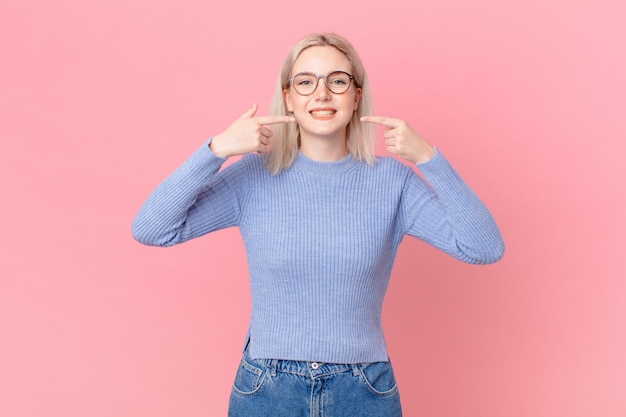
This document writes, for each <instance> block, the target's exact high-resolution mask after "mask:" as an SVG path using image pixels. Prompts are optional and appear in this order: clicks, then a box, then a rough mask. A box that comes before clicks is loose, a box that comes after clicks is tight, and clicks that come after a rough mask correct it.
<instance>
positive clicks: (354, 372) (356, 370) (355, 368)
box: [351, 363, 359, 376]
mask: <svg viewBox="0 0 626 417" xmlns="http://www.w3.org/2000/svg"><path fill="white" fill-rule="evenodd" d="M351 365H352V375H354V376H359V365H358V364H356V363H353V364H351Z"/></svg>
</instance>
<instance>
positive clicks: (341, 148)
mask: <svg viewBox="0 0 626 417" xmlns="http://www.w3.org/2000/svg"><path fill="white" fill-rule="evenodd" d="M300 152H302V153H303V154H304V155H305V156H306V157H307V158H309V159H312V160H314V161H318V162H335V161H340V160H342V159H343V158H345V157H346V156H348V145H347V143H346V139H345V137H337V138H335V139H331V138H318V137H306V138H302V137H301V138H300Z"/></svg>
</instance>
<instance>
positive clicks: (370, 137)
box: [265, 33, 376, 175]
mask: <svg viewBox="0 0 626 417" xmlns="http://www.w3.org/2000/svg"><path fill="white" fill-rule="evenodd" d="M312 46H332V47H334V48H336V49H337V50H339V51H340V52H341V53H343V54H344V55H345V56H346V58H347V59H348V61H349V62H350V65H351V66H352V75H354V81H355V84H356V86H357V87H360V88H361V101H360V103H359V107H358V109H357V110H356V111H355V112H354V113H353V114H352V119H350V122H349V123H348V126H347V128H346V144H347V146H348V151H349V152H350V154H351V155H352V157H353V158H354V159H356V160H358V161H363V162H367V163H368V164H370V165H373V164H374V162H375V160H376V158H375V156H374V135H375V129H374V127H373V126H372V125H371V124H370V123H362V122H361V120H360V119H361V117H362V116H365V115H371V114H372V100H371V96H370V89H369V83H368V81H367V75H366V74H365V68H364V67H363V63H362V62H361V59H360V58H359V56H358V55H357V53H356V50H355V49H354V47H353V46H352V45H351V44H350V42H348V41H347V40H346V39H344V38H342V37H341V36H339V35H336V34H334V33H323V34H321V33H320V34H311V35H309V36H306V37H305V38H303V39H301V40H300V41H299V42H298V43H296V44H295V45H294V47H293V48H292V49H291V51H290V52H289V54H288V55H287V58H285V62H284V63H283V67H282V70H281V71H280V75H279V76H278V80H277V81H276V88H275V90H274V96H273V97H272V101H271V103H270V109H269V110H270V114H274V115H281V116H286V115H290V113H289V111H288V110H287V107H286V105H285V100H284V96H283V90H286V89H287V88H289V77H290V75H291V70H292V68H293V65H294V63H295V62H296V60H297V59H298V57H299V56H300V54H301V53H302V51H304V50H305V49H307V48H310V47H312ZM272 131H273V132H274V134H273V135H272V146H271V149H270V151H269V152H268V153H267V154H266V159H265V165H266V168H267V170H268V171H269V172H270V173H271V174H273V175H277V174H279V173H280V172H281V171H282V170H283V169H286V168H289V167H290V166H291V165H292V164H293V163H294V161H295V160H296V157H297V156H298V148H299V147H300V131H299V129H298V126H297V125H296V124H295V123H279V124H276V125H273V126H272Z"/></svg>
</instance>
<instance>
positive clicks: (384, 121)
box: [361, 116, 402, 127]
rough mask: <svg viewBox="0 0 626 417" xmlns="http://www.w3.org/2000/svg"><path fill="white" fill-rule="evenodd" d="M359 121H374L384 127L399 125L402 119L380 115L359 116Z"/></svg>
mask: <svg viewBox="0 0 626 417" xmlns="http://www.w3.org/2000/svg"><path fill="white" fill-rule="evenodd" d="M361 121H362V122H365V123H375V124H377V125H382V126H386V127H400V124H401V123H402V120H400V119H392V118H391V117H382V116H363V117H361Z"/></svg>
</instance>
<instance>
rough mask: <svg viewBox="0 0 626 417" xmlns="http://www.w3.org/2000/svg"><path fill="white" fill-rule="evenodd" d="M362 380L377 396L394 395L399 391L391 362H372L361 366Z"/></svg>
mask: <svg viewBox="0 0 626 417" xmlns="http://www.w3.org/2000/svg"><path fill="white" fill-rule="evenodd" d="M359 369H360V372H359V375H360V379H361V381H362V382H363V383H364V384H365V386H366V388H367V389H368V390H369V391H370V392H371V393H373V394H375V395H392V394H395V393H396V392H397V391H398V386H397V384H396V378H395V377H394V375H393V369H392V367H391V362H372V363H367V364H363V365H360V366H359Z"/></svg>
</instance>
